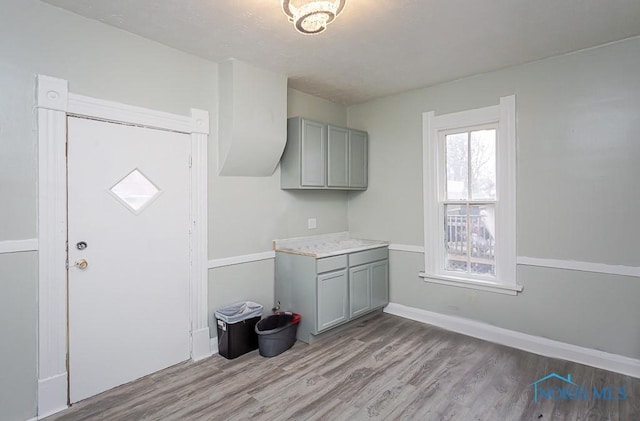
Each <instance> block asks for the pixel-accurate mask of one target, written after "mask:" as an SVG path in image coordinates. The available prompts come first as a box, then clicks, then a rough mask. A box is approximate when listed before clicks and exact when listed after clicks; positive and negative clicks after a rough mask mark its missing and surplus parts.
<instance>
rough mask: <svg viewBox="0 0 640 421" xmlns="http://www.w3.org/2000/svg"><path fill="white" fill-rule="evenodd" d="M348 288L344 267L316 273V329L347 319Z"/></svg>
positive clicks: (328, 326) (326, 327) (323, 328)
mask: <svg viewBox="0 0 640 421" xmlns="http://www.w3.org/2000/svg"><path fill="white" fill-rule="evenodd" d="M348 288H349V278H348V277H347V271H346V269H343V270H339V271H336V272H329V273H324V274H322V275H318V331H321V330H325V329H328V328H330V327H332V326H336V325H339V324H341V323H343V322H346V321H347V320H348V319H349V312H348V310H347V297H348V295H347V294H348Z"/></svg>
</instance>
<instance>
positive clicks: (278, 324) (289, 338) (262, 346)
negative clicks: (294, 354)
mask: <svg viewBox="0 0 640 421" xmlns="http://www.w3.org/2000/svg"><path fill="white" fill-rule="evenodd" d="M299 323H300V315H299V314H298V313H291V312H278V313H275V314H273V315H271V316H268V317H265V318H264V319H262V320H260V321H259V322H258V324H256V328H255V329H256V333H257V334H258V349H259V352H260V355H262V356H263V357H275V356H276V355H280V354H282V353H283V352H284V351H286V350H287V349H289V348H291V347H292V346H293V344H294V343H295V342H296V334H297V333H298V324H299Z"/></svg>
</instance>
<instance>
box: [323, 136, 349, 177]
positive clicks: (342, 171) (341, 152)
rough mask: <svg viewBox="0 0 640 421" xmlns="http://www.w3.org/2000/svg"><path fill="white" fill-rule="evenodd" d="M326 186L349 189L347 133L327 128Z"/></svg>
mask: <svg viewBox="0 0 640 421" xmlns="http://www.w3.org/2000/svg"><path fill="white" fill-rule="evenodd" d="M327 150H328V153H327V155H328V157H327V186H329V187H349V131H348V130H347V129H343V128H342V127H335V126H329V127H328V128H327Z"/></svg>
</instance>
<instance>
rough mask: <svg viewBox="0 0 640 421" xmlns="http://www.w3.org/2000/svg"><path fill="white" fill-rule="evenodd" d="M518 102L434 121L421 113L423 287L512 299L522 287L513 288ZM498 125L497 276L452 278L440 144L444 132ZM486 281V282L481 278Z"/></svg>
mask: <svg viewBox="0 0 640 421" xmlns="http://www.w3.org/2000/svg"><path fill="white" fill-rule="evenodd" d="M515 122H516V98H515V95H511V96H506V97H502V98H500V104H499V105H493V106H489V107H483V108H477V109H473V110H468V111H461V112H457V113H451V114H443V115H439V116H436V115H435V113H434V112H433V111H429V112H425V113H423V114H422V151H423V171H422V175H423V192H424V196H423V198H424V245H425V262H424V263H425V271H424V272H420V276H421V277H422V278H424V280H425V281H426V282H432V283H437V284H444V285H452V286H458V287H464V288H472V289H479V290H484V291H492V292H497V293H502V294H510V295H516V294H517V293H518V292H520V291H522V286H521V285H518V284H517V283H516V256H517V253H516V146H517V143H516V124H515ZM495 123H498V145H497V149H496V154H497V157H496V165H497V171H496V177H497V179H498V187H497V191H496V196H497V199H498V201H497V203H496V216H495V217H496V276H495V278H491V279H486V278H485V277H482V276H477V277H465V276H451V275H449V274H446V273H445V271H444V247H442V244H444V229H442V223H441V220H440V219H441V218H440V216H441V213H442V210H441V209H440V208H441V207H442V206H441V205H440V203H439V202H438V200H436V198H438V189H439V186H440V184H441V182H440V177H441V173H442V171H441V168H442V165H444V163H443V162H440V161H441V159H440V158H439V157H440V155H441V154H440V153H439V147H440V142H439V141H438V133H439V132H441V131H444V130H450V129H455V128H463V127H469V126H480V125H484V124H495ZM483 278H485V279H483Z"/></svg>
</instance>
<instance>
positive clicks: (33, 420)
mask: <svg viewBox="0 0 640 421" xmlns="http://www.w3.org/2000/svg"><path fill="white" fill-rule="evenodd" d="M37 420H38V417H34V418H29V419H28V420H27V421H37Z"/></svg>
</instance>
